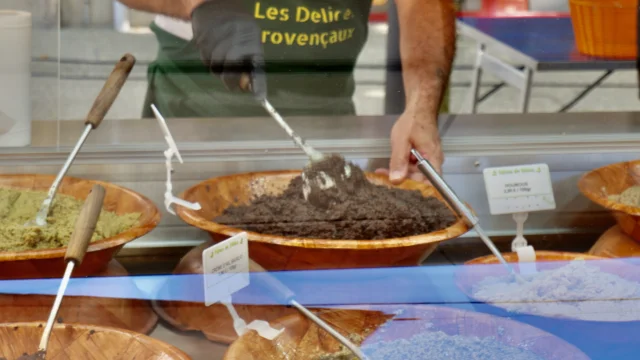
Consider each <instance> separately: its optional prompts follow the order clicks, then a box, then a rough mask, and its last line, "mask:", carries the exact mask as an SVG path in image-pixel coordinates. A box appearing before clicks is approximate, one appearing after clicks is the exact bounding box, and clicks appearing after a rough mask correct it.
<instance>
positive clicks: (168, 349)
mask: <svg viewBox="0 0 640 360" xmlns="http://www.w3.org/2000/svg"><path fill="white" fill-rule="evenodd" d="M46 324H47V323H46V322H15V323H2V324H0V327H3V328H15V327H27V328H37V327H42V328H43V329H44V327H45V325H46ZM69 326H70V327H72V328H76V329H81V330H88V331H91V330H94V331H96V332H98V331H100V332H110V333H115V334H122V335H125V336H126V337H130V338H134V339H137V340H140V341H142V342H143V343H145V344H148V345H156V347H154V348H160V349H162V350H163V351H164V352H165V354H166V355H169V356H171V357H173V358H174V359H181V360H191V357H190V356H189V355H187V354H186V353H185V352H184V351H182V350H180V349H178V348H177V347H175V346H173V345H171V344H168V343H166V342H164V341H161V340H158V339H156V338H152V337H151V336H148V335H144V334H141V333H138V332H135V331H130V330H126V329H120V328H114V327H110V326H100V325H87V324H64V323H63V324H54V326H53V330H54V331H55V330H56V329H62V330H63V331H64V329H66V328H67V327H69ZM52 333H53V332H52Z"/></svg>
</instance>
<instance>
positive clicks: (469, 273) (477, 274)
mask: <svg viewBox="0 0 640 360" xmlns="http://www.w3.org/2000/svg"><path fill="white" fill-rule="evenodd" d="M502 256H503V257H504V259H505V260H506V261H507V262H508V263H512V264H513V265H512V266H513V267H514V270H515V271H516V272H518V271H519V264H518V255H517V254H516V253H503V254H502ZM577 259H584V260H603V259H605V258H603V257H599V256H594V255H587V254H582V253H570V252H559V251H558V252H556V251H536V262H537V264H536V265H537V270H538V271H543V270H552V269H556V268H559V267H561V266H564V265H566V264H567V263H568V262H570V261H572V260H577ZM497 264H499V261H498V259H497V258H496V257H495V256H493V255H488V256H483V257H479V258H476V259H473V260H469V261H467V262H465V263H464V265H496V266H464V267H462V268H461V269H460V270H459V271H458V272H457V273H456V283H457V285H458V287H459V288H460V289H461V290H462V291H463V292H464V293H465V294H466V295H467V296H468V297H470V298H472V299H475V298H474V296H473V287H474V286H475V285H476V284H478V283H479V282H481V281H482V280H484V279H485V278H487V277H497V276H505V275H507V270H506V269H505V268H504V267H503V266H497ZM593 265H595V266H599V267H600V268H601V269H602V270H603V271H610V272H612V273H615V274H616V275H619V276H622V277H625V278H629V279H630V280H634V281H638V279H640V274H624V273H623V271H622V270H620V269H618V268H617V266H616V267H613V266H611V264H610V263H600V262H595V263H594V264H593ZM476 300H477V299H476ZM494 306H497V307H500V304H495V305H494ZM529 315H536V316H537V315H538V314H529ZM540 316H544V315H540ZM558 317H559V318H560V316H558ZM568 318H570V317H568Z"/></svg>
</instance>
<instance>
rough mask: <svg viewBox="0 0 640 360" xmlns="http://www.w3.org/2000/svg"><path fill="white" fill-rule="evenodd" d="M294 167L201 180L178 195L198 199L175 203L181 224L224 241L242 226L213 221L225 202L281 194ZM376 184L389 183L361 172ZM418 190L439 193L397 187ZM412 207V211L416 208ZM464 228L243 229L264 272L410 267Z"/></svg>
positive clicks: (426, 189) (408, 185) (412, 185)
mask: <svg viewBox="0 0 640 360" xmlns="http://www.w3.org/2000/svg"><path fill="white" fill-rule="evenodd" d="M299 176H300V171H271V172H256V173H246V174H237V175H229V176H222V177H218V178H213V179H210V180H206V181H204V182H201V183H199V184H197V185H195V186H193V187H191V188H189V189H187V190H186V191H185V192H184V193H183V194H182V196H181V197H182V198H183V199H185V200H187V201H190V202H198V203H199V204H201V206H202V210H199V211H194V210H189V209H185V208H183V207H181V206H178V207H177V214H178V216H180V217H181V218H182V219H183V220H184V221H185V222H187V223H189V224H191V225H193V226H196V227H198V228H201V229H203V230H206V231H208V232H209V233H210V235H211V237H212V239H213V241H219V240H222V239H226V238H227V237H229V236H233V235H235V234H238V233H240V232H243V231H245V229H242V228H237V227H235V226H228V225H224V224H220V223H217V222H216V221H215V220H214V219H215V218H217V217H218V216H220V215H221V214H223V212H224V210H225V209H227V208H228V207H230V206H234V205H240V204H248V203H249V202H250V201H252V200H254V199H256V198H258V197H260V196H262V195H265V194H281V193H282V192H284V191H285V189H286V188H287V187H288V186H289V184H290V183H291V181H292V180H293V179H295V178H296V177H299ZM366 177H367V179H368V180H369V181H370V182H372V183H374V184H378V185H385V186H390V184H389V182H388V179H387V177H386V176H382V175H375V174H366ZM397 188H399V189H404V190H418V191H420V193H421V194H422V195H423V196H424V197H426V198H428V197H433V198H435V199H438V201H439V202H440V203H442V204H445V202H444V201H443V199H442V197H441V196H440V194H438V192H437V191H436V190H435V189H434V188H433V187H431V186H428V185H425V184H422V183H418V182H415V181H411V180H407V181H405V182H403V183H402V184H400V185H399V186H397ZM416 211H417V210H416ZM467 230H468V227H467V225H466V224H465V223H464V221H463V220H462V219H457V220H456V221H455V222H454V223H452V224H451V225H450V226H448V227H446V228H444V229H441V230H437V231H433V232H430V233H427V234H424V233H416V234H414V235H412V236H404V237H397V238H389V239H381V240H347V239H344V240H342V239H312V238H306V237H286V236H277V235H267V234H261V233H257V232H251V231H247V234H248V237H249V240H250V243H249V252H250V256H251V258H252V259H254V260H255V261H256V262H258V263H260V264H261V265H262V266H264V267H265V268H266V269H267V270H298V269H329V268H355V267H385V266H413V265H417V264H418V263H419V262H420V261H421V260H422V259H424V258H425V257H426V256H428V255H429V254H430V253H431V251H433V249H435V246H436V245H437V243H439V242H442V241H445V240H448V239H452V238H455V237H457V236H460V235H462V234H463V233H465V232H466V231H467Z"/></svg>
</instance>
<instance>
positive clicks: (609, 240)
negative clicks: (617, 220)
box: [588, 225, 640, 258]
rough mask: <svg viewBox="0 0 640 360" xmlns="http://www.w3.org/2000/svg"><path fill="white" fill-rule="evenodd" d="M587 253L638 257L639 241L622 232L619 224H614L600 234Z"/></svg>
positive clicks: (614, 256)
mask: <svg viewBox="0 0 640 360" xmlns="http://www.w3.org/2000/svg"><path fill="white" fill-rule="evenodd" d="M588 254H589V255H594V256H602V257H607V258H631V257H638V256H640V243H638V242H637V241H635V240H633V239H632V238H630V237H629V235H627V234H625V233H623V232H622V230H621V229H620V226H618V225H616V226H614V227H612V228H611V229H609V230H607V231H606V232H605V233H604V234H602V236H600V238H599V239H598V241H596V243H595V244H594V245H593V246H592V247H591V249H590V250H589V252H588Z"/></svg>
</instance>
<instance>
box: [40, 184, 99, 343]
mask: <svg viewBox="0 0 640 360" xmlns="http://www.w3.org/2000/svg"><path fill="white" fill-rule="evenodd" d="M104 194H105V190H104V188H103V187H102V186H100V185H94V186H93V189H91V192H90V193H89V196H88V197H87V199H86V200H85V201H84V205H83V206H82V209H81V210H80V215H78V219H77V220H76V224H75V228H74V229H73V233H72V234H71V240H70V241H69V245H68V246H67V252H66V254H65V256H64V261H65V263H67V268H66V270H65V272H64V277H63V278H62V282H61V283H60V287H59V288H58V294H57V295H56V300H55V301H54V303H53V308H52V309H51V313H50V314H49V320H47V326H46V327H45V328H44V333H43V334H42V338H41V339H40V346H38V353H40V354H43V355H44V354H46V351H47V343H48V342H49V337H50V336H51V330H52V329H53V324H54V323H55V321H56V317H57V316H58V311H59V310H60V304H61V303H62V298H63V296H64V293H65V291H66V290H67V286H68V285H69V279H70V278H71V274H72V273H73V269H74V267H76V266H79V265H80V264H82V259H83V258H84V255H85V253H86V252H87V248H88V247H89V242H90V241H91V237H92V236H93V232H94V231H95V229H96V224H97V223H98V217H99V216H100V212H101V211H102V202H103V200H104Z"/></svg>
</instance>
